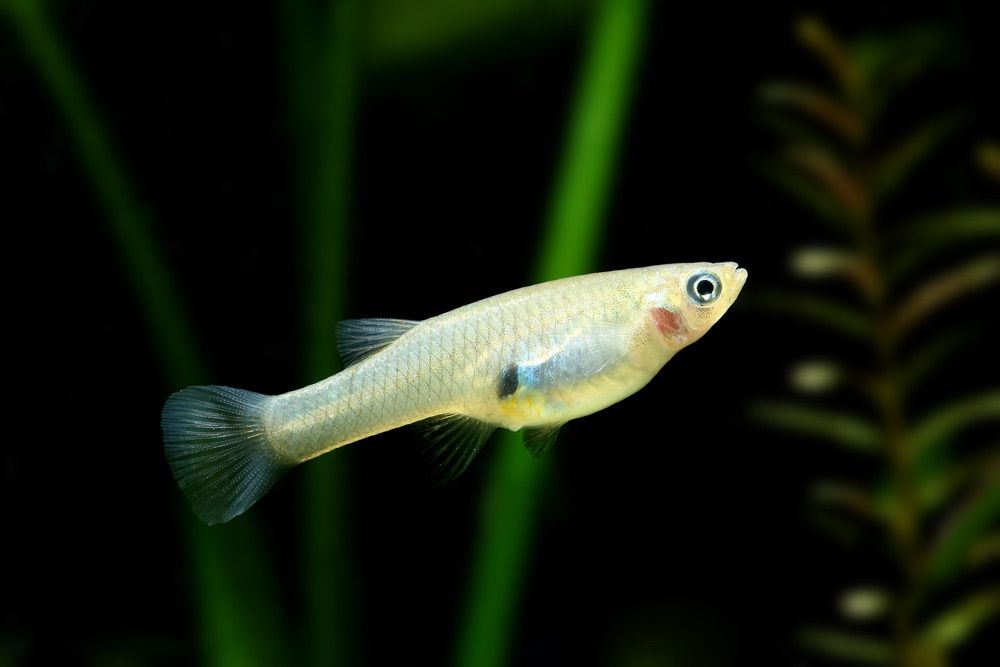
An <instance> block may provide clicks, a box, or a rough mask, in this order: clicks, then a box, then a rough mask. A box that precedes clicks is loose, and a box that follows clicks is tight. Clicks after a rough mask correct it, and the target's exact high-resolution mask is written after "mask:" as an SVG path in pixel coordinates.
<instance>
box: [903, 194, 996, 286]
mask: <svg viewBox="0 0 1000 667" xmlns="http://www.w3.org/2000/svg"><path fill="white" fill-rule="evenodd" d="M887 242H888V243H891V244H892V245H894V246H899V247H901V248H902V249H901V250H900V251H899V252H897V253H895V256H894V257H893V258H892V259H891V260H890V262H889V264H888V268H887V270H886V274H887V276H888V278H889V280H890V281H893V282H899V281H900V280H901V279H903V278H905V277H906V276H907V275H909V274H911V273H912V272H913V270H914V269H915V268H917V267H919V266H920V264H921V262H923V261H924V260H926V259H927V258H929V257H932V256H934V255H935V254H937V253H939V252H942V251H946V250H949V249H951V248H954V247H955V246H957V245H960V244H976V243H983V242H992V243H996V242H1000V207H996V206H965V207H962V208H954V209H949V210H946V211H938V212H935V213H931V214H929V215H925V216H923V217H921V218H918V219H916V220H912V221H910V222H907V223H904V224H901V225H899V226H897V227H896V228H895V229H894V230H893V231H892V232H890V234H889V235H888V238H887Z"/></svg>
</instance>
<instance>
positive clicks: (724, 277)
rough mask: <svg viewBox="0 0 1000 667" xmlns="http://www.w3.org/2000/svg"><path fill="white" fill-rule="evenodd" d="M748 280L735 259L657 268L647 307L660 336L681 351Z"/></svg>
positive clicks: (713, 319)
mask: <svg viewBox="0 0 1000 667" xmlns="http://www.w3.org/2000/svg"><path fill="white" fill-rule="evenodd" d="M746 279H747V271H746V269H741V268H739V266H737V264H736V263H735V262H719V263H711V262H695V263H691V264H668V265H665V266H662V267H657V269H656V271H655V274H654V281H653V283H654V286H653V289H652V290H651V291H650V293H649V294H648V296H647V297H646V299H645V303H644V310H645V312H646V314H647V316H648V318H649V322H650V324H651V325H652V329H653V330H655V332H656V333H658V334H659V338H660V339H661V340H662V341H663V342H664V343H665V344H666V345H667V346H668V347H670V348H673V349H674V350H678V349H680V348H682V347H685V346H687V345H690V344H691V343H693V342H695V341H696V340H698V339H699V338H701V337H702V336H703V335H705V332H707V331H708V330H709V329H711V328H712V325H713V324H715V323H716V322H718V321H719V319H720V318H721V317H722V316H723V315H724V314H725V313H726V311H727V310H729V307H730V306H731V305H733V302H734V301H736V297H737V296H739V294H740V290H741V289H743V284H744V283H745V282H746Z"/></svg>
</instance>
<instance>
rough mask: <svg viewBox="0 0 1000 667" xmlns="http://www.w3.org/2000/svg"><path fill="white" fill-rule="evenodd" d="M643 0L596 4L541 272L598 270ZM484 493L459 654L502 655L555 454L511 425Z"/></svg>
mask: <svg viewBox="0 0 1000 667" xmlns="http://www.w3.org/2000/svg"><path fill="white" fill-rule="evenodd" d="M646 15H647V2H646V0H605V1H604V2H601V3H599V4H598V6H597V8H596V9H595V13H594V17H593V24H592V31H591V34H590V38H589V42H588V45H587V53H586V55H585V59H584V63H583V67H582V69H581V74H580V80H579V83H578V88H577V91H576V95H575V99H574V103H573V107H572V112H571V119H570V124H569V129H568V135H567V137H566V143H565V146H564V150H563V157H562V160H561V163H560V168H559V173H558V177H557V179H556V182H555V186H554V189H553V193H552V198H551V204H550V210H549V214H548V218H547V222H546V229H545V233H544V237H543V242H542V246H541V249H540V253H539V256H538V259H537V262H536V266H537V270H536V279H537V280H539V281H541V280H551V279H554V278H559V277H563V276H567V275H573V274H577V273H585V272H587V271H589V270H592V268H593V266H594V263H595V262H594V259H595V257H596V255H597V252H598V249H599V245H598V244H599V240H600V238H601V223H602V220H603V218H604V213H605V209H606V206H607V201H608V198H609V193H610V191H611V186H612V183H613V173H614V167H615V163H616V158H617V153H618V147H619V144H620V142H621V136H622V134H623V131H624V125H625V123H624V120H625V117H626V112H627V110H628V108H629V102H630V99H631V89H632V82H633V79H634V76H635V70H636V65H637V63H638V61H639V54H640V51H641V45H642V41H643V28H644V23H645V19H646ZM499 440H500V442H499V446H498V447H497V451H496V458H495V459H494V460H493V462H492V466H491V470H490V472H489V475H490V477H489V480H488V482H487V486H486V490H485V493H484V495H483V499H482V510H481V511H482V515H481V517H480V529H479V530H480V532H479V537H478V540H477V542H476V543H475V545H474V552H473V556H472V558H473V562H472V568H471V570H470V583H469V587H468V595H469V598H468V603H467V606H466V611H465V613H464V614H463V615H462V619H463V623H462V626H461V627H460V629H459V636H458V645H457V647H456V655H455V662H456V664H458V665H462V666H475V667H484V666H488V665H502V664H504V663H505V662H506V659H507V655H508V649H509V644H510V642H511V634H512V630H511V626H512V624H513V617H514V613H515V609H516V606H517V602H518V597H519V592H520V588H521V582H522V580H523V576H524V569H525V564H526V562H527V560H528V547H529V544H530V542H531V539H532V537H533V536H534V528H535V525H536V523H537V521H538V503H539V497H540V495H541V491H542V488H543V487H544V482H545V479H546V477H547V476H548V474H549V466H551V455H550V459H540V460H531V459H530V458H529V456H528V455H527V453H526V452H525V451H524V450H523V449H522V448H521V447H520V440H521V438H520V437H519V436H518V435H517V434H514V433H509V432H505V433H504V435H503V436H502V437H501V438H499Z"/></svg>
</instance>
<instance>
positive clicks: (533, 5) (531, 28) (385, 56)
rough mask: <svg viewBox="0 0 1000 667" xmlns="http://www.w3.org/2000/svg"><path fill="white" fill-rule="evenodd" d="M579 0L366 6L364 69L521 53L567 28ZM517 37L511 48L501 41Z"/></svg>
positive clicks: (584, 5) (388, 1)
mask: <svg viewBox="0 0 1000 667" xmlns="http://www.w3.org/2000/svg"><path fill="white" fill-rule="evenodd" d="M589 4H590V3H588V2H584V1H583V0H551V1H547V2H534V1H532V0H477V2H455V1H454V0H421V1H420V2H412V1H411V0H369V2H367V3H365V7H366V21H365V31H364V35H363V36H362V41H363V42H364V44H365V53H364V55H365V58H366V60H367V64H371V65H374V66H378V67H402V68H412V67H413V64H414V63H418V62H420V61H422V60H435V59H438V58H443V57H447V55H448V54H449V53H461V56H462V58H465V59H467V58H469V57H470V56H482V57H484V58H485V57H486V56H487V55H488V54H489V53H490V52H491V51H490V47H491V46H494V45H495V44H498V43H499V44H503V46H504V47H505V48H506V49H512V48H524V47H525V46H528V45H532V44H533V43H534V42H536V41H538V42H541V41H542V39H543V38H548V37H549V35H551V34H552V33H560V32H563V31H564V30H565V29H566V28H568V27H570V26H573V25H574V24H575V22H576V21H577V20H578V18H579V17H580V16H581V15H584V14H585V13H586V11H587V9H589ZM510 34H517V35H519V39H518V40H517V42H518V43H517V44H514V43H512V40H510V39H508V38H507V36H508V35H510Z"/></svg>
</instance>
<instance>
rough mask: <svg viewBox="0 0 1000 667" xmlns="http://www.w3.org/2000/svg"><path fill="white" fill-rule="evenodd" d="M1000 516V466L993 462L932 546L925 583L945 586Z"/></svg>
mask: <svg viewBox="0 0 1000 667" xmlns="http://www.w3.org/2000/svg"><path fill="white" fill-rule="evenodd" d="M998 517H1000V466H998V465H997V463H996V462H994V463H993V466H992V469H991V470H989V471H988V472H987V473H986V474H985V475H984V476H983V479H982V481H981V482H980V483H979V484H978V485H977V487H976V489H975V490H974V491H973V492H972V493H971V494H970V495H969V498H968V499H967V500H966V501H965V502H964V503H962V504H961V505H960V506H959V507H958V508H957V509H956V510H954V511H953V512H952V514H951V515H950V517H949V518H948V519H947V520H946V522H945V523H944V525H943V526H942V527H941V529H940V530H939V531H938V533H937V536H936V537H935V539H934V540H933V541H932V542H931V544H930V545H929V547H928V550H927V553H926V555H925V558H924V577H923V580H924V585H925V586H928V587H942V586H944V585H946V584H947V583H949V582H950V581H952V580H953V579H954V578H955V577H956V576H957V575H958V573H959V572H960V571H961V570H962V568H963V566H964V565H965V564H967V563H968V555H969V552H970V550H971V547H972V545H973V544H975V542H976V540H977V539H978V538H979V537H980V536H981V535H982V534H983V533H984V532H985V531H986V529H987V528H988V527H989V526H992V525H993V524H994V522H995V521H996V519H997V518H998Z"/></svg>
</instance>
